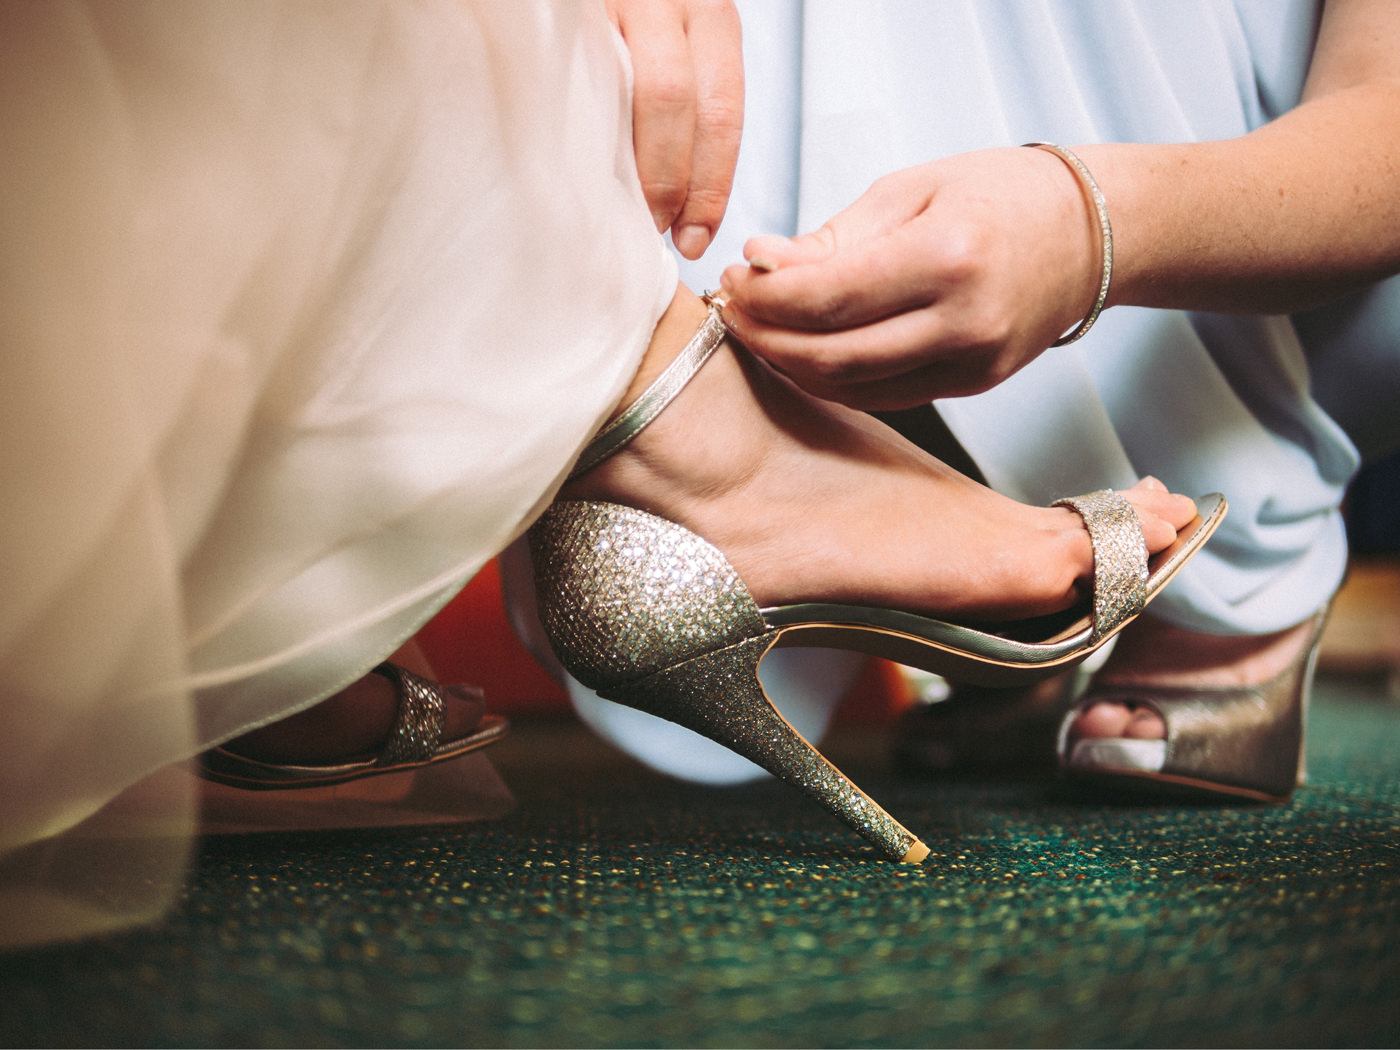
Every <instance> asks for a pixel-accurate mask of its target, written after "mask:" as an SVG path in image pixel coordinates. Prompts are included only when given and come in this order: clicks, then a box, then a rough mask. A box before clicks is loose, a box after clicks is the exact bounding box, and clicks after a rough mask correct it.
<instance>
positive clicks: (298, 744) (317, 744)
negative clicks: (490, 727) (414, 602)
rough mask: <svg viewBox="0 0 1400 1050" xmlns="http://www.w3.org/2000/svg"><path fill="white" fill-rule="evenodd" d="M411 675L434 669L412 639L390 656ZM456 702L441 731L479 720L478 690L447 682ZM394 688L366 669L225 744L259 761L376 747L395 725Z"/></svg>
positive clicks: (429, 674)
mask: <svg viewBox="0 0 1400 1050" xmlns="http://www.w3.org/2000/svg"><path fill="white" fill-rule="evenodd" d="M389 662H390V663H395V664H398V665H399V666H400V667H403V668H405V669H406V670H409V671H412V672H413V673H414V674H418V675H422V676H423V677H424V678H428V679H432V678H433V677H434V676H433V670H432V667H431V666H429V664H428V661H427V658H426V657H425V656H424V655H423V652H422V650H421V649H420V648H419V647H418V645H417V643H416V642H412V641H410V642H409V643H408V644H406V645H405V646H403V647H402V648H400V649H399V650H398V651H397V652H395V653H394V654H393V655H391V656H390V657H389ZM445 688H446V689H447V690H448V692H449V693H451V694H453V695H454V696H455V698H456V699H458V700H460V701H461V702H460V703H448V704H447V708H446V711H445V713H444V714H445V719H446V721H445V724H444V726H443V735H444V738H445V739H448V740H452V739H455V738H457V737H462V736H466V735H467V734H468V733H470V732H471V731H472V730H473V729H474V728H476V726H477V724H478V723H479V722H480V721H481V715H482V712H483V710H484V704H483V702H482V698H481V695H480V694H479V693H477V692H475V691H474V690H470V689H466V688H463V687H461V686H446V687H445ZM397 708H398V693H397V691H396V690H395V688H394V684H393V683H392V682H391V681H389V679H387V678H385V677H384V676H383V675H380V674H374V673H370V674H367V675H365V676H364V677H363V678H360V679H358V680H357V681H354V682H352V683H350V685H348V686H346V687H345V688H344V689H342V690H341V691H340V692H338V693H336V694H335V695H334V696H330V697H327V698H326V699H325V700H322V701H321V702H320V703H319V704H317V705H315V706H314V707H309V708H307V709H306V710H305V711H299V712H297V713H296V714H294V715H290V716H288V717H287V718H283V719H281V720H280V721H277V722H273V723H271V724H269V725H265V726H263V727H261V728H260V729H254V730H253V731H252V732H250V733H245V734H243V735H242V736H240V737H238V738H236V739H234V740H230V741H229V742H228V744H226V745H225V746H226V747H227V748H228V749H229V750H230V751H233V752H234V753H236V754H239V755H243V756H244V757H246V758H253V759H257V760H258V761H261V762H293V763H299V764H316V763H322V762H330V761H334V760H337V759H349V758H353V757H356V756H358V755H367V754H373V753H375V752H377V751H378V750H379V749H380V747H381V745H382V744H383V743H384V739H385V737H387V736H388V735H389V730H390V729H392V728H393V725H394V715H395V712H396V711H397Z"/></svg>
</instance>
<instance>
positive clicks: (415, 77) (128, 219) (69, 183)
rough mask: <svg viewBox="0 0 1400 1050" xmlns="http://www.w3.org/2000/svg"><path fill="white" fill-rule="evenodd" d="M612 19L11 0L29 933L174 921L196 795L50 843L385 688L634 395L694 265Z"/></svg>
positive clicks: (8, 736)
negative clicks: (675, 232) (242, 739)
mask: <svg viewBox="0 0 1400 1050" xmlns="http://www.w3.org/2000/svg"><path fill="white" fill-rule="evenodd" d="M600 8H601V5H593V4H580V3H576V2H574V0H557V2H546V0H531V2H528V3H527V2H524V0H512V2H511V3H508V4H505V3H491V2H480V3H474V4H472V3H463V2H461V0H422V2H418V3H413V4H407V3H404V4H398V3H394V4H384V3H351V2H346V0H325V2H306V3H297V4H276V5H272V4H268V5H264V4H242V3H238V4H229V3H224V2H220V0H214V2H209V3H200V2H195V0H179V2H173V0H172V2H154V3H136V2H132V3H123V4H119V5H115V4H114V5H108V4H91V5H89V4H84V3H77V2H69V3H59V2H54V3H47V4H31V3H25V2H11V3H4V4H3V5H0V143H3V149H4V155H5V158H6V160H5V163H4V164H3V165H0V246H3V247H0V341H3V348H0V380H2V381H3V383H2V384H0V389H3V390H4V392H5V402H6V403H5V409H4V413H3V416H0V479H3V481H2V482H0V483H3V506H4V509H3V513H0V568H3V578H4V580H5V585H6V599H5V601H4V602H3V603H0V660H3V664H0V666H3V668H4V686H3V690H4V693H3V697H4V699H3V706H2V707H0V814H3V817H2V818H0V851H5V852H6V853H7V854H8V855H7V856H6V857H5V860H4V863H3V875H4V880H5V885H4V889H3V893H4V897H3V899H0V908H3V922H2V923H0V927H3V929H0V941H2V940H5V939H8V940H9V941H10V942H21V941H25V940H33V939H38V938H45V937H54V936H72V935H76V934H79V933H82V932H86V931H88V930H91V929H95V928H101V927H103V926H106V925H111V924H114V923H123V922H130V921H131V920H132V919H134V918H140V917H142V916H144V915H149V914H153V913H154V912H155V911H157V910H158V909H159V907H160V906H161V905H162V904H163V903H164V901H165V900H167V899H168V895H169V893H171V892H173V888H174V887H176V886H178V873H179V868H180V863H181V858H182V857H183V850H184V843H185V841H186V840H187V836H188V833H189V830H190V815H189V814H190V800H189V798H188V792H187V790H185V789H180V788H174V789H172V790H171V791H168V792H164V793H160V792H157V794H158V795H160V797H161V799H162V801H161V802H160V803H159V805H158V806H156V807H155V809H152V808H151V807H146V808H145V809H144V810H143V812H144V813H146V814H147V815H152V814H154V815H155V817H156V820H157V825H158V827H159V829H160V830H162V832H163V833H172V834H170V835H169V837H167V838H166V839H165V841H166V843H167V847H168V848H166V849H164V850H154V849H151V848H148V847H149V845H150V844H149V841H148V840H140V843H139V845H133V844H132V842H131V840H128V841H127V843H126V844H124V845H117V843H118V842H119V841H120V840H119V838H113V837H112V836H113V835H117V836H121V835H126V834H129V833H131V832H132V831H134V830H139V829H134V828H132V827H131V826H129V822H128V823H127V824H125V825H123V826H122V827H114V826H107V827H103V828H97V829H96V830H94V824H93V823H92V822H90V823H89V825H88V826H87V828H86V829H79V832H82V831H83V830H86V831H88V832H91V834H87V835H82V834H70V835H66V836H62V837H61V838H57V839H56V838H55V836H59V835H60V833H63V832H65V831H69V830H70V829H73V828H74V827H75V825H79V824H80V823H81V822H83V821H85V820H87V818H90V817H93V815H94V814H97V813H99V811H100V810H102V807H104V805H106V804H107V803H108V802H109V801H110V800H111V799H113V797H114V796H116V795H117V794H118V793H119V792H121V791H122V790H123V789H126V788H128V787H129V786H131V785H133V784H136V783H137V782H138V781H141V780H142V779H143V778H146V777H148V775H149V774H152V773H153V772H155V771H157V770H160V769H161V768H162V767H166V766H168V765H170V764H171V763H173V762H177V761H179V760H181V759H184V758H186V757H187V756H189V755H191V754H192V753H194V752H195V751H196V750H198V749H200V748H202V747H204V746H206V745H208V744H209V743H211V742H214V741H217V740H221V739H225V738H227V737H229V736H232V735H234V734H236V733H238V732H239V731H241V730H244V729H246V728H249V727H251V726H253V725H256V724H260V723H263V722H267V721H270V720H273V719H275V718H278V717H280V716H282V715H284V714H286V713H288V712H289V711H291V710H293V709H296V708H299V707H302V706H306V705H308V704H310V703H312V702H314V701H316V700H318V699H320V698H321V697H324V696H326V695H328V694H330V693H332V692H334V691H335V690H337V689H338V688H340V687H342V686H343V685H345V684H346V683H348V682H349V681H351V680H353V679H355V678H356V677H358V676H359V675H361V674H363V673H364V672H365V671H366V670H367V669H368V668H369V667H371V666H372V665H373V664H374V663H376V662H377V661H378V660H380V659H382V658H383V657H384V656H385V655H386V654H387V653H389V652H390V651H392V650H393V649H394V648H395V647H396V646H397V645H398V644H399V643H400V642H401V641H402V640H404V639H405V638H406V637H408V636H409V635H410V634H411V633H412V632H413V631H414V630H415V629H416V628H417V627H418V626H419V625H420V624H421V623H422V622H423V621H424V620H425V619H426V618H427V617H429V616H430V615H431V614H432V613H433V612H434V611H435V610H436V609H437V608H438V607H439V606H440V605H441V604H442V603H443V602H445V601H446V600H447V599H448V598H449V597H450V596H451V595H452V594H453V593H455V591H456V590H457V589H459V588H460V586H461V585H462V584H463V583H464V582H465V581H466V580H467V579H468V578H469V577H470V576H471V575H472V574H473V573H474V572H475V571H476V570H477V569H478V568H479V567H480V565H481V564H482V563H483V562H484V561H485V560H486V559H487V558H488V557H490V556H491V555H492V554H494V553H495V552H496V551H498V550H500V549H501V548H502V547H504V546H505V544H506V543H508V542H509V541H510V540H511V539H512V538H513V537H514V536H516V535H517V534H518V533H519V532H520V531H521V530H522V529H523V528H524V526H525V525H526V524H527V523H528V521H529V520H531V518H532V517H533V515H534V514H535V513H536V512H537V511H538V510H539V509H540V508H541V507H542V506H543V505H544V504H545V503H546V502H547V500H548V499H549V497H550V495H551V493H552V491H553V489H554V488H555V487H556V486H557V484H558V482H559V481H560V479H561V477H562V475H563V473H564V472H565V471H566V469H567V467H568V465H569V463H570V462H571V460H572V458H573V456H574V455H575V454H576V452H577V450H578V449H579V448H580V447H581V446H582V444H583V443H584V441H585V440H586V439H587V437H588V435H589V434H590V433H591V432H592V431H593V430H594V429H595V428H596V426H597V425H598V423H599V422H600V420H601V419H602V418H603V417H604V416H605V415H606V414H607V412H608V411H609V409H610V408H611V406H612V405H613V404H614V403H615V401H616V399H617V398H618V397H619V396H620V395H621V392H622V390H623V389H624V388H625V386H626V384H627V382H628V381H629V379H630V377H631V375H632V374H633V373H634V372H635V368H636V364H637V362H638V360H639V359H640V356H641V353H642V351H643V350H644V348H645V346H646V342H647V339H648V337H649V335H650V333H651V330H652V328H653V327H654V324H655V322H656V319H657V318H658V317H659V316H660V314H661V312H662V310H663V309H664V308H665V305H666V304H667V302H669V299H670V297H671V294H672V293H673V291H674V287H675V284H674V282H675V268H674V264H673V263H672V262H670V261H669V259H668V257H667V256H666V255H665V253H664V251H663V249H662V246H661V241H660V239H659V238H658V236H657V235H656V233H655V230H654V228H653V226H652V224H651V219H650V216H649V214H648V211H647V209H646V206H645V204H644V202H643V201H642V198H641V193H640V189H639V187H638V185H637V182H636V177H635V172H634V170H633V167H632V161H631V150H630V104H629V100H628V95H627V84H626V75H627V74H626V64H625V59H624V57H623V52H622V51H621V49H620V44H619V42H618V41H617V39H616V37H615V35H614V34H613V32H612V30H611V27H610V26H609V25H608V24H607V21H606V19H605V17H604V16H603V15H602V12H601V10H600ZM159 779H160V778H157V780H159ZM167 779H168V778H167ZM153 783H155V781H147V783H146V785H145V786H144V788H143V789H144V790H150V785H151V784H153ZM111 812H112V811H111V810H110V808H109V810H108V811H107V813H108V815H110V813H111ZM104 819H106V818H104V817H103V816H102V815H100V814H99V816H98V817H97V818H95V820H96V822H97V824H101V823H102V822H103V821H104ZM108 823H109V825H110V822H108ZM102 842H106V843H108V848H107V849H106V853H105V854H103V853H102V852H101V851H100V849H99V846H98V844H99V843H102ZM65 850H66V851H67V852H66V853H65V852H64V851H65ZM65 858H66V859H65ZM64 865H66V867H64ZM60 868H63V869H64V870H67V871H70V872H71V873H72V880H70V881H72V882H73V885H72V886H64V885H62V883H63V882H64V879H62V878H58V877H55V876H54V875H53V873H54V872H56V871H58V870H59V869H60ZM41 869H43V870H45V871H47V872H48V874H47V875H46V876H44V877H43V878H39V877H37V876H36V874H35V873H36V872H38V871H40V870H41ZM68 889H76V894H75V895H72V894H68V893H67V892H66V891H67V890H68ZM128 891H130V892H128ZM147 891H149V892H147Z"/></svg>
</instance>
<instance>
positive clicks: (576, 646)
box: [530, 502, 922, 859]
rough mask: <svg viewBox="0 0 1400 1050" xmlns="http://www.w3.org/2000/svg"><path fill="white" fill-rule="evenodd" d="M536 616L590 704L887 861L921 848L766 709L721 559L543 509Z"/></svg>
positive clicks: (762, 645)
mask: <svg viewBox="0 0 1400 1050" xmlns="http://www.w3.org/2000/svg"><path fill="white" fill-rule="evenodd" d="M530 550H531V556H532V558H533V560H534V564H535V577H536V591H537V595H538V600H539V611H540V619H541V622H542V623H543V625H544V628H545V631H546V632H547V633H548V635H549V637H550V641H551V643H552V644H553V646H554V650H555V652H556V653H557V654H558V656H559V659H560V661H561V662H562V663H563V664H564V666H565V667H567V668H568V669H569V671H570V673H572V674H573V675H574V676H575V677H576V678H578V679H579V681H581V682H583V683H584V684H585V685H587V686H589V687H590V688H592V689H595V690H597V691H598V692H599V693H600V694H601V695H602V696H604V697H607V698H608V699H611V700H615V701H617V702H618V703H622V704H626V705H627V706H629V707H635V708H637V709H639V710H642V711H647V712H649V713H651V714H654V715H657V716H659V717H661V718H664V719H666V720H668V721H671V722H675V723H677V724H678V725H682V726H685V727H686V728H688V729H692V730H694V731H696V732H698V733H700V734H702V735H704V736H706V737H709V738H710V739H712V740H715V741H718V742H719V743H721V744H723V745H725V746H726V747H728V748H730V749H731V750H733V751H735V752H736V753H738V754H740V755H743V756H744V757H745V758H748V759H749V760H750V761H752V762H755V763H757V764H758V765H760V766H762V767H763V768H764V769H767V770H768V771H769V772H771V773H773V774H774V775H776V776H778V777H781V778H782V779H783V780H786V781H788V782H789V783H791V784H793V785H794V786H796V787H798V788H801V789H802V790H803V791H805V792H807V793H808V794H809V795H811V796H812V797H813V798H815V799H817V800H818V801H820V802H821V803H822V804H823V805H825V806H826V807H827V808H828V809H830V810H831V811H832V812H833V813H834V814H836V815H837V816H838V817H840V818H841V819H843V820H845V821H846V822H847V823H848V824H850V825H851V827H852V828H854V829H855V830H856V831H857V832H859V833H860V834H861V835H863V836H865V837H866V838H867V839H869V840H870V841H871V842H872V843H874V844H875V845H877V846H879V847H880V848H881V849H882V850H884V851H885V852H886V853H887V854H889V855H890V856H891V857H893V858H895V859H903V858H905V857H906V856H907V855H910V854H911V851H913V853H914V854H915V856H911V858H910V859H916V858H917V857H919V856H922V852H921V851H922V845H921V844H920V843H919V842H918V840H917V839H916V838H915V837H914V836H913V835H911V834H910V833H909V832H908V831H906V830H905V829H904V828H903V827H902V826H901V825H900V824H899V823H898V822H897V821H895V820H894V819H893V818H892V817H890V816H889V814H887V813H885V811H884V810H882V809H881V808H880V807H879V806H877V805H876V804H875V803H874V802H872V801H871V800H870V799H869V798H868V797H867V796H866V795H865V794H863V793H862V792H861V791H860V790H859V789H858V788H857V787H856V786H855V785H854V784H852V783H851V782H850V781H849V780H848V779H847V778H846V777H845V776H843V775H842V774H841V773H840V772H839V771H838V770H836V769H835V768H834V767H833V766H832V765H831V763H829V762H827V761H826V760H825V759H824V758H822V756H821V755H820V754H819V753H818V752H817V751H816V750H815V749H814V748H813V747H812V746H811V745H810V744H809V743H808V742H807V741H806V740H804V739H803V738H802V737H801V736H800V735H799V734H798V733H797V732H796V731H795V730H793V728H792V727H791V726H790V725H788V723H787V722H786V721H785V720H784V719H783V718H782V716H781V715H779V714H778V712H777V711H776V710H775V709H774V708H773V706H772V704H771V703H770V702H769V700H768V698H767V696H766V695H765V694H764V692H763V687H762V686H761V685H760V684H759V681H758V676H757V671H758V663H759V661H760V660H761V659H762V657H763V654H764V653H765V652H766V651H767V650H768V648H769V646H770V645H771V644H772V643H773V641H774V639H775V638H776V632H775V631H774V630H773V629H772V628H770V627H769V626H768V625H767V624H766V623H765V622H764V620H763V617H762V615H761V613H760V612H759V609H758V606H757V604H756V603H755V602H754V600H753V598H752V596H751V595H750V594H749V592H748V589H747V588H746V587H745V586H744V584H743V581H742V580H740V579H739V577H738V575H737V574H736V573H735V572H734V570H733V568H732V567H731V566H730V565H729V563H728V561H727V560H726V559H725V557H724V555H723V554H721V553H720V552H719V551H718V550H716V549H715V547H714V546H712V545H711V544H709V543H707V542H706V541H705V540H703V539H702V538H700V537H699V536H697V535H695V534H694V533H692V532H690V531H689V530H688V529H685V528H683V527H681V526H679V525H676V524H674V523H672V522H669V521H666V520H664V519H662V518H658V517H655V516H654V515H651V514H647V513H645V512H643V511H639V510H634V509H632V508H629V507H622V506H618V505H615V504H610V503H583V502H577V503H573V502H565V503H556V504H555V505H554V506H553V507H551V508H550V509H549V510H548V511H547V512H546V513H545V514H544V516H543V517H541V518H540V520H539V521H538V522H537V523H536V524H535V526H534V527H533V528H532V529H531V531H530Z"/></svg>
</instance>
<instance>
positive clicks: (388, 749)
mask: <svg viewBox="0 0 1400 1050" xmlns="http://www.w3.org/2000/svg"><path fill="white" fill-rule="evenodd" d="M374 670H375V673H376V674H380V675H383V676H384V677H385V678H387V679H389V681H391V682H393V683H394V686H395V688H396V689H397V690H398V694H399V697H398V700H399V703H398V710H397V711H396V712H395V713H394V725H393V728H391V729H390V730H389V736H388V738H387V740H386V741H385V744H384V750H383V752H382V753H381V754H380V756H379V758H378V759H377V760H376V762H375V765H379V766H394V765H398V764H400V763H402V762H421V761H426V760H427V759H429V758H432V757H433V754H434V753H435V752H436V751H437V748H438V745H439V744H440V743H442V729H443V724H444V723H445V721H446V706H447V704H446V701H445V700H444V699H443V695H442V690H441V689H440V688H439V687H438V685H437V683H435V682H430V681H428V680H427V679H426V678H420V677H418V675H416V674H414V673H413V672H412V671H405V670H404V669H403V668H402V667H399V666H397V665H395V664H380V665H379V666H378V667H376V668H375V669H374Z"/></svg>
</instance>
